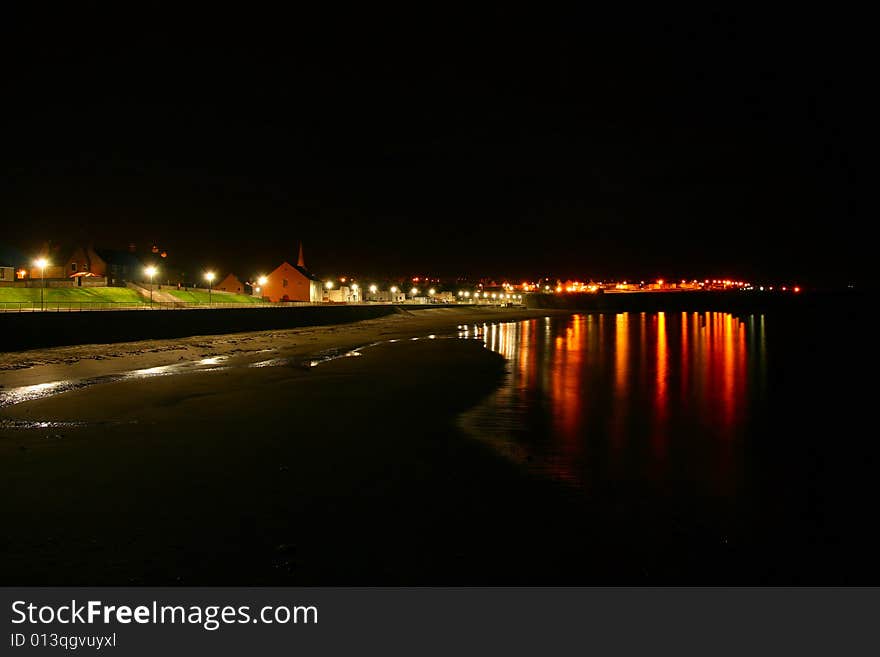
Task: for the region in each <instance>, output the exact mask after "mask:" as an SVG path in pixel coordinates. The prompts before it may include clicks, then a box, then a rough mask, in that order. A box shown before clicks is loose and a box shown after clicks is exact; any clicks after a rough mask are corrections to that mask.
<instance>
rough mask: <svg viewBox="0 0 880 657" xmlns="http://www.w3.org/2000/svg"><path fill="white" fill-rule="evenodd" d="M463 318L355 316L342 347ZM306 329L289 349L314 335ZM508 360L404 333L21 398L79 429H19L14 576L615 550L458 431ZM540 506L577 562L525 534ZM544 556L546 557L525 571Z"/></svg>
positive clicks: (280, 581) (542, 564) (516, 575)
mask: <svg viewBox="0 0 880 657" xmlns="http://www.w3.org/2000/svg"><path fill="white" fill-rule="evenodd" d="M541 314H542V315H545V314H546V313H541ZM522 316H523V313H515V314H514V313H503V314H498V315H492V316H489V317H485V316H484V315H481V318H483V319H485V320H486V321H498V320H508V319H510V320H514V319H518V318H522ZM461 319H462V318H461V317H460V316H457V315H456V316H455V317H454V318H453V321H452V324H451V326H450V325H449V324H447V323H446V322H445V321H440V322H438V321H437V318H436V316H434V317H430V318H428V319H421V320H419V319H418V318H416V319H415V320H413V321H411V322H405V323H403V324H402V325H400V326H393V327H389V326H388V325H386V324H381V323H380V325H379V326H373V325H370V326H369V327H367V328H363V327H362V329H363V330H360V331H358V330H354V328H353V327H346V328H347V329H350V330H348V331H346V332H345V333H344V335H336V336H331V337H330V338H329V340H332V341H334V343H335V344H337V345H344V344H350V343H352V342H356V343H358V344H359V345H362V344H364V343H365V340H364V339H363V338H364V336H365V334H367V333H376V332H380V333H381V332H383V331H384V332H385V335H386V336H389V337H391V336H401V337H405V336H408V335H411V334H412V333H414V332H417V333H424V332H425V331H426V330H428V331H435V330H436V331H437V332H438V333H440V332H441V329H442V328H443V327H447V328H452V329H454V328H455V326H456V322H459V323H460V322H461ZM470 319H472V320H476V318H475V317H471V318H470ZM480 321H482V319H481V320H480ZM296 336H299V339H298V341H295V342H294V341H292V342H291V343H290V344H289V346H288V349H289V351H290V352H296V351H297V350H309V349H311V348H312V347H313V346H314V343H313V342H311V341H305V342H303V341H302V335H301V333H299V332H297V333H296ZM263 338H265V336H263ZM275 339H276V340H277V339H278V337H277V336H275ZM391 339H394V338H393V337H392V338H391ZM291 340H292V337H291ZM188 348H193V347H192V346H190V347H188ZM201 348H204V347H199V349H201ZM168 353H169V352H157V353H153V352H148V354H147V355H148V357H150V358H157V357H158V358H167V357H168ZM171 353H172V354H173V353H174V352H171ZM250 356H253V354H250ZM262 356H265V354H262ZM120 360H123V361H124V360H126V359H125V358H121V359H120ZM106 362H107V361H104V362H103V364H106ZM504 362H505V361H504V359H503V358H502V357H501V356H500V355H499V354H496V353H494V352H492V351H490V350H488V349H486V348H485V346H484V345H483V344H482V343H480V342H479V341H476V340H459V339H450V340H418V341H411V340H404V339H401V340H400V342H397V343H393V344H388V343H385V344H379V345H377V346H375V347H373V348H370V349H368V350H365V351H364V353H363V355H362V356H361V357H355V358H337V359H335V360H332V361H329V362H326V363H323V364H321V365H319V366H318V367H296V366H292V367H291V366H279V367H264V368H254V367H247V366H242V367H235V368H229V369H225V368H218V369H216V370H214V371H210V372H203V373H184V374H180V375H177V376H164V377H162V376H160V377H155V378H151V379H133V380H121V381H115V382H111V383H107V384H106V385H98V386H94V387H90V388H82V389H76V390H71V391H69V392H66V393H65V394H61V395H57V396H51V397H46V398H43V399H36V400H32V401H25V402H23V403H20V404H17V405H14V406H9V407H6V408H4V409H3V415H4V417H6V418H9V419H11V420H13V421H20V422H28V421H32V420H34V419H42V420H53V421H59V422H62V423H63V422H64V421H68V420H73V421H75V422H76V424H71V425H69V426H46V427H41V426H39V425H37V426H32V427H31V428H27V429H22V428H16V427H15V426H10V425H6V426H0V518H2V520H3V523H4V528H5V532H4V533H5V536H6V537H5V539H4V541H3V542H2V543H0V581H2V582H3V583H4V584H6V585H15V584H21V585H39V584H42V585H78V584H79V585H82V584H94V585H97V584H107V585H132V584H135V585H151V584H152V585H181V584H201V585H221V584H223V585H233V584H239V585H270V584H274V585H306V584H312V585H328V584H343V585H344V584H363V585H381V584H386V585H390V584H398V585H403V584H479V583H505V584H509V583H516V582H522V583H529V582H530V583H539V582H552V581H555V582H562V581H566V580H567V579H569V578H571V577H572V576H573V574H572V570H571V568H572V565H573V564H578V563H581V560H582V557H583V556H584V554H593V555H594V556H595V558H594V559H591V560H588V561H587V562H586V563H587V564H593V563H604V562H607V558H606V557H607V554H606V553H605V550H604V548H603V545H604V543H602V542H601V541H599V542H597V541H596V539H595V536H594V537H592V538H591V539H590V541H588V542H587V543H585V542H584V541H583V540H580V539H578V537H579V534H578V532H577V531H575V529H574V528H572V527H571V518H572V517H580V513H579V512H577V511H576V510H575V509H576V508H580V507H579V505H575V504H573V503H572V501H571V499H570V498H569V497H568V496H567V495H565V494H563V493H562V492H561V491H560V490H559V489H558V487H556V486H554V485H552V484H551V483H548V482H546V481H542V480H536V479H534V478H532V477H530V476H529V475H528V474H527V473H524V472H522V471H521V470H520V469H518V468H517V467H515V466H514V465H512V464H510V463H508V462H507V461H506V460H505V459H503V458H500V457H499V456H498V455H497V454H495V453H494V452H493V451H492V450H491V449H490V448H488V447H487V446H485V445H482V444H481V443H479V442H478V441H475V440H473V439H471V438H469V437H467V436H465V435H464V434H463V433H462V432H460V431H459V430H458V429H457V428H456V427H455V425H454V421H455V418H456V417H457V416H458V415H459V414H460V413H461V412H463V411H464V410H466V409H467V408H470V407H471V406H473V405H474V404H476V403H478V402H479V400H480V399H482V398H484V397H485V396H486V395H487V394H489V393H491V391H492V390H493V389H494V388H495V387H496V386H497V385H498V383H499V382H500V380H501V379H502V377H503V373H504ZM100 364H102V363H99V365H100ZM43 367H52V366H43ZM55 367H61V368H68V369H69V368H75V367H76V365H75V364H63V365H59V366H55ZM21 372H22V371H21V370H20V371H19V373H21ZM547 509H552V512H551V513H550V516H549V517H547ZM523 514H525V515H523ZM523 517H542V520H541V522H542V523H543V524H547V523H550V524H551V525H552V526H553V527H554V529H553V532H554V534H561V535H566V534H568V535H569V536H570V539H571V540H570V542H569V543H567V544H566V548H565V549H566V552H567V553H569V554H570V558H569V559H560V558H559V546H557V545H554V544H551V543H546V542H545V541H543V540H542V539H541V537H540V536H538V535H535V536H529V537H526V538H524V537H523V536H522V525H521V522H522V518H523ZM594 520H595V518H594ZM511 545H517V546H518V547H517V548H516V549H511V548H510V546H511ZM499 555H502V556H499ZM526 555H529V558H530V559H537V560H536V561H535V562H534V564H535V565H534V566H533V567H530V568H525V569H523V568H522V564H523V563H524V561H523V560H524V559H526ZM566 561H568V563H567V565H566ZM578 568H579V569H580V570H583V566H579V567H578ZM590 570H592V567H590ZM584 576H585V575H584ZM574 577H575V579H578V576H577V575H575V576H574ZM604 578H605V577H604V573H603V574H602V577H601V579H604ZM580 579H581V581H585V580H583V577H581V578H580Z"/></svg>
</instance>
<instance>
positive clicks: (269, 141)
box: [0, 3, 875, 282]
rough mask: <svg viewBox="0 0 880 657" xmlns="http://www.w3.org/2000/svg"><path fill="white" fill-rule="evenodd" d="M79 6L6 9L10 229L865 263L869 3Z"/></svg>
mask: <svg viewBox="0 0 880 657" xmlns="http://www.w3.org/2000/svg"><path fill="white" fill-rule="evenodd" d="M119 4H120V5H123V4H124V5H129V4H131V5H132V7H133V6H134V5H133V3H119ZM243 6H244V7H251V5H243ZM89 7H90V5H88V4H87V3H86V4H79V3H77V6H76V8H75V9H72V10H69V13H67V14H64V15H58V14H48V13H44V14H39V15H29V16H23V15H16V14H10V15H9V16H8V20H4V21H3V27H2V33H0V38H2V41H3V44H2V46H0V47H2V49H3V50H2V54H3V60H2V70H3V94H2V98H3V104H2V106H3V109H2V110H0V118H2V119H3V125H4V130H3V134H4V140H3V144H2V153H0V163H2V169H3V176H2V182H0V213H2V218H0V221H2V224H0V225H2V226H3V235H2V238H0V241H3V242H12V243H14V244H16V245H19V246H20V247H22V248H26V249H33V248H35V245H37V244H39V243H40V242H42V241H44V240H47V239H52V240H57V241H68V240H73V239H92V240H94V241H95V243H96V244H100V245H107V246H112V245H124V244H127V243H129V242H132V241H133V242H136V243H137V244H138V245H139V246H148V245H149V244H152V243H156V244H158V245H160V246H161V247H163V248H166V249H168V250H169V251H171V252H172V253H173V254H175V256H177V257H178V258H182V259H186V260H188V261H191V262H192V263H195V264H197V266H213V267H217V268H219V269H223V270H225V269H227V268H233V269H235V270H237V271H238V272H239V273H240V274H241V275H243V276H249V275H250V274H252V273H255V272H257V271H265V270H266V269H268V268H269V267H271V266H274V265H275V264H277V262H278V261H280V260H281V259H282V258H288V259H290V258H293V257H295V250H296V245H297V242H298V240H300V239H302V240H304V241H305V244H306V254H307V261H308V264H309V265H310V266H311V267H312V268H313V269H315V270H317V271H318V272H319V273H322V274H339V273H342V272H344V271H348V272H358V273H362V274H365V275H366V274H371V275H374V274H379V273H386V272H387V273H388V274H410V273H416V272H426V273H427V272H433V273H437V274H440V275H456V274H467V275H472V276H474V275H505V276H510V277H514V278H516V277H523V276H529V277H531V276H537V275H543V274H545V273H553V274H556V275H560V276H569V275H571V276H574V275H577V276H584V277H589V276H594V277H601V276H613V275H620V276H629V277H647V276H666V277H672V276H685V275H688V276H690V275H694V276H700V277H702V276H704V275H730V276H741V277H747V278H757V277H760V276H768V277H783V278H786V279H788V280H795V279H797V280H801V281H815V282H822V281H825V280H834V281H838V280H847V279H853V278H859V277H864V275H865V273H866V271H867V262H866V260H867V254H868V253H869V249H868V245H867V244H866V243H865V242H866V240H864V239H860V238H859V237H858V234H859V232H860V231H859V227H860V225H861V223H862V222H863V221H864V220H865V218H866V217H865V216H864V213H865V211H866V209H865V208H864V207H862V206H860V205H858V204H857V203H856V199H855V188H856V181H857V179H858V178H860V177H863V175H864V174H863V171H862V167H861V163H862V162H864V161H865V160H867V159H868V158H867V156H866V152H867V146H866V144H867V143H868V134H867V126H868V125H869V121H868V116H869V115H873V111H869V107H868V102H869V98H870V97H871V96H872V95H873V89H872V88H871V87H873V86H875V85H874V82H873V79H874V73H873V72H871V71H869V60H868V43H869V41H868V40H867V34H866V28H863V27H861V25H863V24H864V18H861V19H860V18H859V17H858V16H855V15H853V16H844V15H831V14H827V13H825V14H821V15H819V14H816V15H804V14H801V13H798V14H778V15H770V14H767V13H761V14H752V15H746V14H740V15H731V14H725V13H711V12H704V13H699V14H694V13H687V14H681V15H672V14H653V15H646V14H639V13H637V12H636V11H635V9H632V10H631V11H629V13H628V14H626V15H614V16H612V15H607V14H599V13H596V12H594V11H584V12H581V13H564V12H558V13H552V12H550V11H549V10H548V11H545V12H544V13H540V14H535V13H529V12H518V11H510V10H495V11H490V12H485V13H482V14H477V13H473V12H469V13H463V14H453V13H439V12H438V13H434V14H429V13H422V14H418V15H417V14H414V13H408V12H406V11H400V10H399V8H396V9H394V10H390V9H389V10H388V11H378V10H376V9H375V8H373V7H371V8H370V9H369V10H363V11H362V12H361V13H359V14H353V13H350V12H348V11H347V10H346V9H344V8H342V7H334V8H333V10H332V11H330V12H328V13H327V14H324V15H317V14H313V13H312V14H307V13H301V12H291V13H284V14H280V13H272V12H270V11H268V10H267V9H261V8H259V7H258V6H257V5H253V8H251V9H247V10H246V11H245V10H244V9H241V8H239V12H237V13H232V12H229V13H223V12H222V11H220V10H217V9H210V8H206V9H205V10H204V11H203V12H201V13H195V12H193V13H190V14H181V13H180V11H179V10H172V11H169V12H167V13H163V12H160V11H159V10H157V9H155V8H154V5H150V4H149V3H144V5H143V7H142V8H140V9H133V8H131V7H128V6H126V7H121V8H118V9H117V10H116V11H115V13H113V14H107V13H105V12H103V11H101V12H99V11H97V10H92V9H90V8H89ZM242 11H244V13H241V12H242ZM872 120H873V119H872Z"/></svg>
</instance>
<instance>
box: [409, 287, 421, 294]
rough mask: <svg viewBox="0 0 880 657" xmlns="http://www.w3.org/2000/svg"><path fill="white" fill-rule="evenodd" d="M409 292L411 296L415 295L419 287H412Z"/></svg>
mask: <svg viewBox="0 0 880 657" xmlns="http://www.w3.org/2000/svg"><path fill="white" fill-rule="evenodd" d="M410 293H411V294H412V295H413V296H416V295H417V294H418V293H419V288H417V287H414V288H413V289H411V290H410Z"/></svg>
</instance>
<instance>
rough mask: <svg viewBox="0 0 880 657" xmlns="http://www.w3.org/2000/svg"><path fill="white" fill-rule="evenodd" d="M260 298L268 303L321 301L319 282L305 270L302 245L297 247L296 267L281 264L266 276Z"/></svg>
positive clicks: (285, 263)
mask: <svg viewBox="0 0 880 657" xmlns="http://www.w3.org/2000/svg"><path fill="white" fill-rule="evenodd" d="M260 296H261V297H263V298H264V299H268V300H269V301H275V302H277V301H311V302H320V301H321V300H322V296H323V295H322V288H321V280H320V279H319V278H318V277H317V276H315V275H314V274H313V273H311V272H310V271H309V270H308V269H306V261H305V258H304V257H303V247H302V244H300V245H299V258H298V259H297V262H296V265H291V264H290V263H288V262H282V263H281V264H280V265H278V267H276V268H275V270H274V271H272V273H270V274H269V275H268V276H266V282H265V283H264V284H263V285H262V286H261V289H260Z"/></svg>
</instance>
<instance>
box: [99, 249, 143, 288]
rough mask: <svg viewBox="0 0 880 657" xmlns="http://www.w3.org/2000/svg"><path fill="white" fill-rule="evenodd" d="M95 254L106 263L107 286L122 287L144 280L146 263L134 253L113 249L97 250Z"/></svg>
mask: <svg viewBox="0 0 880 657" xmlns="http://www.w3.org/2000/svg"><path fill="white" fill-rule="evenodd" d="M95 253H96V254H97V255H98V256H99V257H100V258H101V260H103V261H104V263H106V274H105V276H106V277H107V285H115V286H120V287H122V286H124V285H125V284H126V283H128V282H129V281H131V282H138V281H143V280H144V263H143V262H142V261H141V259H140V258H138V257H137V256H136V255H135V254H134V253H131V252H130V251H116V250H113V249H96V250H95Z"/></svg>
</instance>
